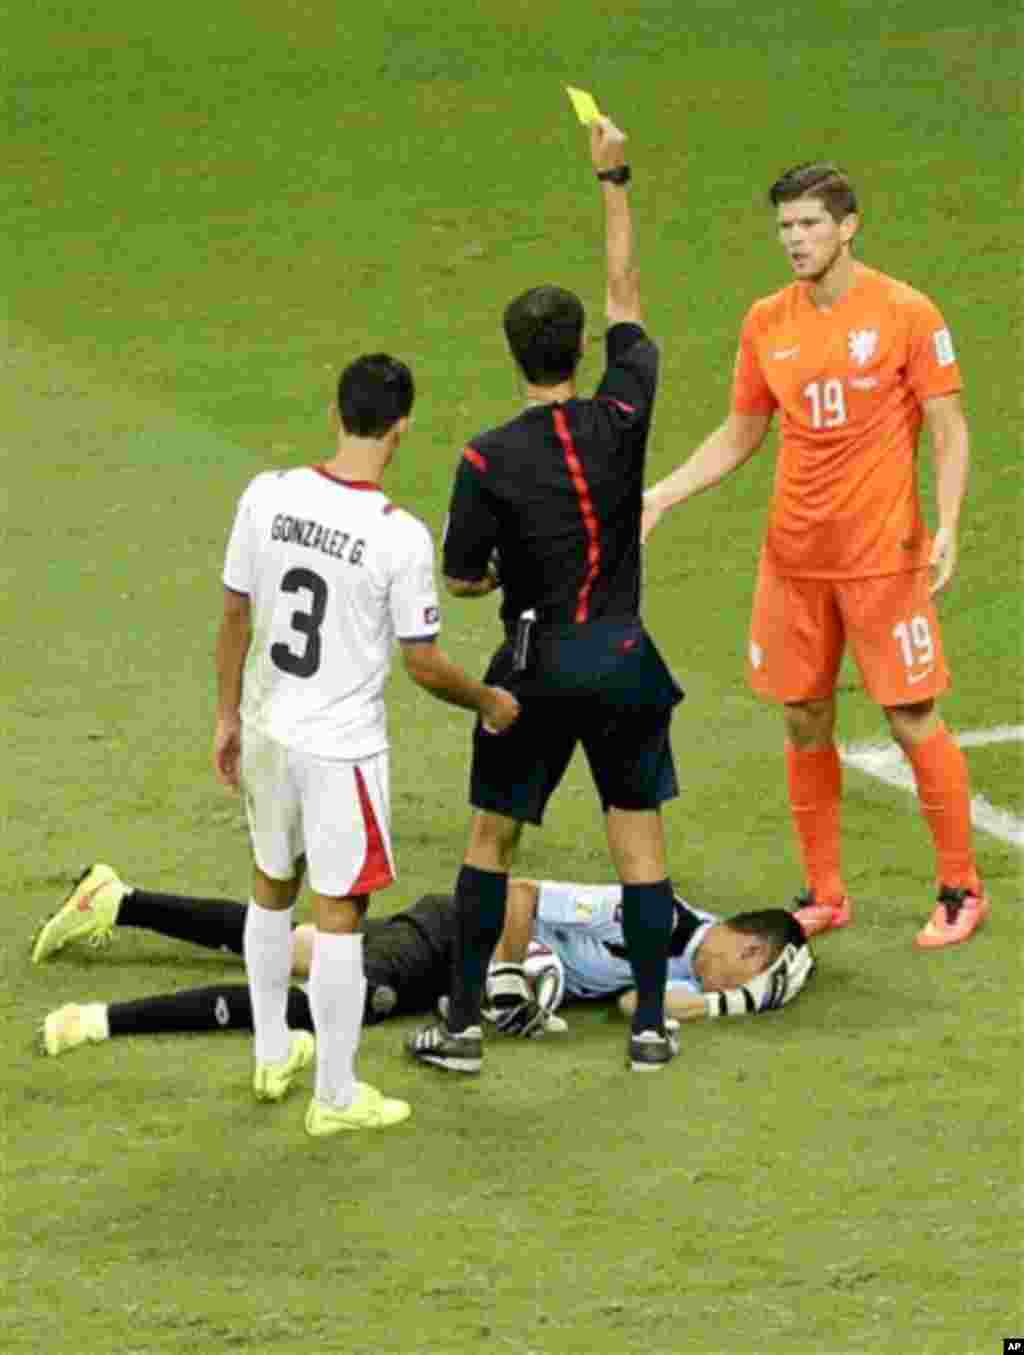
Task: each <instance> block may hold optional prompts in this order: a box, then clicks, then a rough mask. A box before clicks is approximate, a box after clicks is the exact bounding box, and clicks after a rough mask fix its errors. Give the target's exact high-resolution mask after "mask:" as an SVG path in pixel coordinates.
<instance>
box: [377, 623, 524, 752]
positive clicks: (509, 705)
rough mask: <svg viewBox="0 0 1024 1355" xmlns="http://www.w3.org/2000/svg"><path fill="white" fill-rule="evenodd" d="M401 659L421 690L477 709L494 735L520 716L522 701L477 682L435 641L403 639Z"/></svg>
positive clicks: (456, 703)
mask: <svg viewBox="0 0 1024 1355" xmlns="http://www.w3.org/2000/svg"><path fill="white" fill-rule="evenodd" d="M402 660H403V662H404V664H405V671H406V672H407V673H408V674H409V676H410V677H411V678H412V680H413V682H415V683H416V685H417V686H418V687H422V688H423V689H424V691H427V692H429V693H430V695H431V696H436V697H437V699H438V700H439V701H447V702H448V704H449V705H452V706H461V707H462V708H463V709H464V710H475V711H476V712H477V714H478V715H479V716H480V718H481V719H482V720H483V722H484V727H485V728H486V729H487V730H488V731H490V732H491V733H495V734H500V733H502V732H503V731H504V730H506V729H508V727H509V726H510V725H511V724H514V723H515V721H516V720H517V719H518V717H519V702H518V701H517V700H516V698H515V697H514V696H513V695H512V693H511V692H507V691H505V689H504V688H503V687H488V686H485V684H484V683H482V682H477V681H476V680H475V679H474V678H471V677H470V676H469V675H468V674H467V673H464V672H463V671H462V669H461V668H460V667H459V666H458V664H455V663H452V661H451V659H449V657H448V655H447V654H445V652H444V650H442V649H441V648H440V647H439V646H438V645H437V644H436V643H435V641H433V640H403V641H402Z"/></svg>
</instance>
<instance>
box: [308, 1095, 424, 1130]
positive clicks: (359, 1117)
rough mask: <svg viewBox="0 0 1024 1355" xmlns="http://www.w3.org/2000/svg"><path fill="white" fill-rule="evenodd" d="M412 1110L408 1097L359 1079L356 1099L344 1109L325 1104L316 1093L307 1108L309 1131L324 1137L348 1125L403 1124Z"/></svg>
mask: <svg viewBox="0 0 1024 1355" xmlns="http://www.w3.org/2000/svg"><path fill="white" fill-rule="evenodd" d="M411 1114H412V1107H411V1106H410V1105H409V1103H408V1101H397V1100H395V1099H394V1098H392V1097H390V1096H382V1095H381V1093H380V1092H379V1091H378V1090H377V1088H376V1087H371V1086H369V1084H368V1083H366V1082H357V1083H356V1096H355V1100H354V1101H353V1102H352V1104H351V1105H349V1106H346V1107H345V1109H344V1110H338V1109H337V1108H336V1107H334V1106H325V1105H324V1104H323V1102H322V1101H318V1100H317V1099H316V1097H314V1098H313V1100H312V1101H310V1103H309V1109H308V1110H307V1111H306V1133H307V1134H309V1135H310V1136H311V1137H312V1138H315V1139H320V1138H326V1137H327V1135H328V1134H340V1133H342V1132H343V1131H344V1130H346V1129H348V1130H352V1129H387V1128H388V1127H389V1126H390V1125H393V1124H401V1123H402V1121H403V1120H407V1119H408V1118H409V1116H410V1115H411Z"/></svg>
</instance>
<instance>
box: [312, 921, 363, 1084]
mask: <svg viewBox="0 0 1024 1355" xmlns="http://www.w3.org/2000/svg"><path fill="white" fill-rule="evenodd" d="M365 1001H366V978H365V977H364V974H363V936H362V933H361V932H346V933H341V934H338V933H335V932H321V931H318V932H317V933H316V935H315V937H314V939H313V962H312V964H311V966H310V970H309V1006H310V1010H311V1011H312V1013H313V1027H314V1029H315V1031H316V1092H315V1093H314V1094H315V1096H316V1099H317V1100H318V1101H320V1102H321V1103H322V1104H323V1105H325V1106H334V1107H336V1108H337V1109H338V1110H344V1109H345V1107H346V1106H349V1105H351V1104H352V1100H353V1098H354V1097H355V1094H356V1066H355V1065H356V1050H357V1048H358V1047H359V1036H360V1033H361V1031H362V1027H363V1004H364V1002H365Z"/></svg>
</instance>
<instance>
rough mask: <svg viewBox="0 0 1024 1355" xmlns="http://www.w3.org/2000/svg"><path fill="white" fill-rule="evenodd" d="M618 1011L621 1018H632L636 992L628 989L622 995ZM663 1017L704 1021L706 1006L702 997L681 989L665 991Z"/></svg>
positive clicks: (634, 1009) (706, 1015)
mask: <svg viewBox="0 0 1024 1355" xmlns="http://www.w3.org/2000/svg"><path fill="white" fill-rule="evenodd" d="M618 1006H619V1011H620V1012H621V1013H622V1015H623V1016H625V1017H627V1018H632V1016H633V1013H634V1012H635V1011H636V990H635V989H634V988H630V989H629V990H628V992H625V993H622V994H621V995H620V997H619V1000H618ZM665 1015H666V1017H673V1018H674V1019H675V1020H676V1021H704V1020H706V1019H707V1017H708V1006H707V1003H706V1002H705V1001H704V999H703V998H702V997H698V996H697V994H696V993H689V992H687V991H686V990H685V989H681V988H667V989H666V990H665Z"/></svg>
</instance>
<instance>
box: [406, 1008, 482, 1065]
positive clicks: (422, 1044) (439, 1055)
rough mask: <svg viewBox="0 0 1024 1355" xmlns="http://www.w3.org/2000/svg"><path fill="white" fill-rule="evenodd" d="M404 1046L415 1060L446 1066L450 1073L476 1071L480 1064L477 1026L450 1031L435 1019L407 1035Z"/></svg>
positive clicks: (478, 1030) (479, 1037) (480, 1041)
mask: <svg viewBox="0 0 1024 1355" xmlns="http://www.w3.org/2000/svg"><path fill="white" fill-rule="evenodd" d="M405 1048H406V1051H407V1052H408V1053H409V1054H411V1055H412V1057H413V1058H414V1059H415V1060H416V1061H417V1062H418V1063H429V1064H432V1065H433V1066H434V1067H435V1068H447V1070H448V1071H449V1072H450V1073H479V1071H480V1068H481V1065H482V1064H483V1053H484V1041H483V1031H482V1030H481V1029H480V1027H479V1026H467V1027H466V1029H465V1030H459V1031H452V1030H449V1029H448V1026H447V1025H446V1023H445V1022H444V1021H438V1022H437V1024H436V1025H433V1026H423V1027H422V1028H421V1029H420V1030H417V1031H414V1032H413V1034H412V1035H409V1036H407V1037H406V1041H405Z"/></svg>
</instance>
